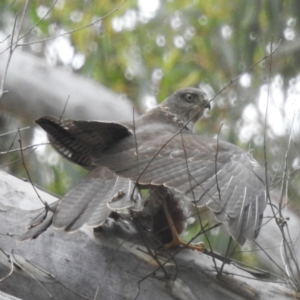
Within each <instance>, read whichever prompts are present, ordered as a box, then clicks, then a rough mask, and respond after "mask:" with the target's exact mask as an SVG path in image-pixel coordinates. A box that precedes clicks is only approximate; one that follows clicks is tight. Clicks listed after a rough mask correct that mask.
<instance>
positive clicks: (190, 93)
mask: <svg viewBox="0 0 300 300" xmlns="http://www.w3.org/2000/svg"><path fill="white" fill-rule="evenodd" d="M160 106H161V107H162V108H163V109H164V110H166V111H167V112H168V113H169V114H172V115H173V116H174V118H173V119H174V122H178V123H179V124H186V123H187V122H189V123H188V124H187V125H186V126H187V127H188V128H189V129H192V128H193V127H194V124H195V123H196V122H197V121H198V120H199V119H200V118H201V117H202V115H203V113H204V110H205V109H206V108H208V109H210V102H209V101H208V97H207V95H206V94H205V93H204V91H202V90H201V89H197V88H184V89H180V90H178V91H176V92H175V93H173V94H172V95H170V96H169V97H168V98H167V99H165V100H164V101H163V102H162V103H161V104H160Z"/></svg>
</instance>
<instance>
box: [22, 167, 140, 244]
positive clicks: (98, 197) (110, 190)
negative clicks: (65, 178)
mask: <svg viewBox="0 0 300 300" xmlns="http://www.w3.org/2000/svg"><path fill="white" fill-rule="evenodd" d="M140 201H141V198H140V196H139V191H138V190H137V189H134V184H133V183H132V182H131V181H130V180H128V179H124V178H122V177H119V176H116V175H115V174H114V173H113V172H111V171H110V170H109V169H107V168H105V167H96V168H94V169H92V170H90V171H89V173H88V174H87V175H86V176H85V177H84V178H83V179H82V180H81V181H80V182H79V183H78V184H77V185H76V186H75V187H74V188H73V189H71V190H70V191H69V192H68V193H67V194H66V195H65V196H64V197H63V198H62V199H60V200H59V201H57V202H55V205H51V207H50V211H48V212H47V215H45V211H43V212H41V213H40V214H39V215H38V216H37V217H35V218H34V219H33V220H32V221H31V222H30V224H29V225H28V226H27V227H28V230H27V232H25V233H24V234H23V235H22V236H21V237H20V238H19V242H25V241H27V240H30V239H32V238H35V237H37V236H39V234H41V233H42V232H43V231H45V230H46V229H47V228H48V227H49V226H50V225H52V226H53V227H54V228H56V229H64V230H65V231H67V232H74V231H77V230H78V229H79V228H80V227H81V226H82V225H84V224H88V225H89V226H90V227H98V226H100V225H102V224H103V223H104V222H105V221H106V219H107V218H108V216H109V214H110V213H111V211H112V210H118V209H124V208H132V209H135V210H140V209H141V207H142V206H141V203H140Z"/></svg>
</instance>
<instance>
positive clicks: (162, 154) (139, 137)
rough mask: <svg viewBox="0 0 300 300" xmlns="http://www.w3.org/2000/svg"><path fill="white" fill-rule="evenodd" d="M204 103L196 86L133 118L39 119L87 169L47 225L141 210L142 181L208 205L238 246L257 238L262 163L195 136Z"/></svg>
mask: <svg viewBox="0 0 300 300" xmlns="http://www.w3.org/2000/svg"><path fill="white" fill-rule="evenodd" d="M209 107H210V106H209V102H208V101H207V98H206V95H205V93H204V92H203V91H202V90H199V89H194V88H187V89H182V90H179V91H177V92H175V93H174V94H172V95H171V96H170V97H168V98H167V99H166V100H165V101H164V102H163V103H162V104H161V105H158V106H157V107H155V108H154V109H152V110H151V111H149V112H148V113H146V114H144V115H143V116H142V117H141V118H139V119H137V120H136V121H135V123H134V124H132V123H130V122H124V123H105V122H96V121H93V122H87V121H72V120H66V121H61V122H60V121H59V120H57V119H54V118H52V117H43V118H40V119H39V120H37V121H36V122H37V123H38V124H39V125H41V126H42V128H44V129H45V130H46V131H47V133H48V136H49V140H50V142H51V144H52V145H53V147H54V148H55V149H56V150H57V151H58V152H59V153H60V154H62V155H63V156H65V157H66V158H67V159H69V160H71V161H73V162H75V163H77V164H80V165H81V166H83V167H85V168H87V169H89V170H90V171H89V173H88V175H87V176H86V177H85V178H84V179H83V180H82V181H81V182H80V183H79V184H78V185H77V186H76V187H75V188H74V189H73V190H71V191H70V192H69V193H67V194H66V195H65V196H64V197H63V198H62V199H61V201H60V204H59V205H58V207H57V209H56V211H55V212H54V216H53V220H52V225H53V226H54V227H55V228H57V229H64V230H66V231H69V232H73V231H76V230H77V229H79V228H80V227H81V226H82V225H83V224H85V223H87V224H88V225H89V226H92V227H96V226H99V225H101V224H102V223H103V222H104V221H105V220H106V218H107V217H108V215H109V213H110V211H111V210H115V209H122V208H132V209H135V210H141V209H142V208H143V203H142V201H141V197H140V195H139V188H140V187H148V188H149V187H151V188H153V187H155V186H164V187H165V188H168V189H170V190H171V191H173V192H175V193H179V194H182V196H183V197H184V198H186V199H187V200H189V201H192V202H193V203H194V204H196V205H197V206H199V207H203V206H207V207H208V208H209V209H210V210H212V211H213V212H214V214H215V216H216V218H217V219H218V220H219V221H221V222H225V223H227V225H228V229H229V232H230V234H231V236H232V237H233V238H234V239H236V240H237V241H238V242H239V243H240V244H243V243H244V242H245V240H246V239H253V238H255V237H256V236H257V234H258V232H259V229H260V226H261V222H262V216H263V211H264V209H265V206H266V203H267V201H266V193H265V189H266V182H265V175H264V169H263V168H262V167H261V166H260V165H259V164H258V163H257V162H256V161H255V160H254V159H253V158H252V157H251V155H250V154H248V153H246V152H245V151H243V150H241V149H240V148H238V147H236V146H235V145H232V144H230V143H227V142H224V141H221V140H219V141H218V140H215V139H210V138H204V137H201V136H198V135H195V134H193V132H192V128H193V125H194V123H195V122H196V121H197V120H198V119H199V118H200V117H201V116H202V114H203V112H204V110H205V108H209ZM135 185H136V188H135V187H134V186H135ZM133 191H134V192H133ZM161 200H163V199H161ZM33 228H34V227H33ZM28 236H29V235H28V234H27V235H26V239H28ZM21 240H22V237H21Z"/></svg>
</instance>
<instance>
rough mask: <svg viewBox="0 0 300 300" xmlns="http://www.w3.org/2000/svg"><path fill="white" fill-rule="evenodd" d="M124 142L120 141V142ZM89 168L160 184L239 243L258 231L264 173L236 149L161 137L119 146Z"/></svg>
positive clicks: (189, 137)
mask: <svg viewBox="0 0 300 300" xmlns="http://www.w3.org/2000/svg"><path fill="white" fill-rule="evenodd" d="M124 143H125V144H128V143H126V139H124ZM94 162H95V164H98V165H102V166H106V167H108V168H109V169H110V170H111V171H113V172H114V173H115V174H117V175H118V176H121V177H124V178H128V179H130V180H132V181H133V182H136V183H138V184H140V185H145V186H152V185H154V186H159V185H164V186H165V187H167V188H170V189H172V190H174V191H176V192H178V193H181V194H183V195H184V197H185V198H186V199H188V200H190V201H193V202H194V203H195V204H196V205H197V206H200V207H201V206H207V207H208V208H209V209H210V210H212V211H213V212H214V213H215V215H216V218H217V219H218V220H219V221H221V222H227V223H228V228H229V231H230V234H231V236H232V237H233V238H234V239H236V240H238V242H239V243H240V244H243V243H244V241H245V239H253V238H254V237H256V235H257V234H258V232H259V229H260V225H261V221H262V215H263V211H264V209H265V206H266V203H267V201H266V193H265V174H264V169H263V168H262V167H260V165H259V164H258V163H257V162H256V161H255V160H254V159H253V158H252V157H251V155H250V154H248V153H246V152H245V151H243V150H242V149H240V148H238V147H236V146H234V145H232V144H230V143H227V142H224V141H217V140H215V139H209V138H203V137H200V136H197V135H192V134H179V135H177V136H174V135H170V134H167V135H165V136H162V137H157V139H155V140H152V141H149V142H143V143H139V141H138V145H137V147H136V148H135V147H134V148H131V149H128V148H126V147H124V146H123V141H121V142H120V143H118V144H117V145H114V151H113V152H111V151H110V149H108V150H107V151H105V152H104V153H100V154H98V155H96V156H95V159H94Z"/></svg>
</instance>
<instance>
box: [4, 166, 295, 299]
mask: <svg viewBox="0 0 300 300" xmlns="http://www.w3.org/2000/svg"><path fill="white" fill-rule="evenodd" d="M0 185H1V188H0V208H1V219H0V233H1V235H0V246H1V249H2V251H0V278H4V277H5V276H6V275H7V274H9V272H10V270H11V264H10V262H9V260H8V258H7V256H6V255H9V256H10V258H12V259H13V260H14V262H15V266H14V268H13V272H12V274H11V275H10V276H8V277H7V278H6V279H5V280H3V281H2V282H0V289H1V290H2V291H3V292H4V293H7V294H11V295H13V296H15V297H19V298H21V299H41V300H42V299H49V293H50V294H51V295H52V296H53V299H74V300H76V299H83V298H82V296H80V295H84V296H85V297H87V298H89V299H93V297H94V295H95V293H96V291H97V289H98V295H97V297H96V298H95V299H107V300H109V299H114V300H118V299H166V300H169V299H170V300H171V299H191V300H193V299H208V300H211V299H224V300H225V299H292V296H291V295H292V291H290V290H288V289H287V287H286V286H284V285H279V284H273V283H270V282H263V281H259V280H253V279H254V277H253V276H252V275H250V274H249V273H247V272H245V271H242V270H240V269H238V268H236V267H235V266H232V265H229V266H226V267H225V269H224V272H225V273H224V274H226V273H227V272H228V273H227V274H235V275H234V276H233V275H222V276H221V278H219V279H217V278H216V276H215V275H216V274H215V271H214V264H213V262H212V259H211V257H209V256H207V255H205V254H202V253H198V252H195V251H192V250H189V249H182V250H181V251H180V252H179V253H178V254H177V255H176V257H175V261H176V265H177V268H178V269H177V271H176V268H175V264H174V260H170V262H169V263H168V264H167V265H166V266H165V270H166V272H167V273H168V274H169V275H170V278H166V277H165V274H164V272H162V271H161V270H157V271H156V272H155V273H152V272H153V271H155V270H156V269H157V264H156V263H155V261H154V260H153V259H151V257H150V256H149V255H148V254H146V252H147V250H146V248H145V247H144V244H143V241H142V239H141V237H140V235H139V234H137V233H136V232H135V230H134V228H133V227H132V226H131V225H130V224H126V223H119V222H114V221H112V222H110V224H108V225H106V226H105V227H104V228H103V230H101V231H100V232H98V233H96V234H94V233H93V231H92V230H91V229H90V228H86V227H85V228H83V229H82V230H80V231H79V232H77V233H75V234H67V233H65V232H60V231H54V230H53V229H52V228H51V229H49V230H47V231H46V232H45V233H43V234H42V235H41V236H40V237H38V238H37V239H36V240H32V241H30V242H28V243H24V244H19V245H18V244H16V240H17V235H19V234H21V233H23V232H24V229H25V225H26V224H27V222H28V221H29V219H30V218H31V217H32V216H33V215H34V214H35V213H33V212H32V209H33V208H34V207H40V206H41V204H40V202H39V200H38V197H37V195H36V194H35V193H34V191H33V189H32V186H31V184H30V183H28V182H25V181H22V180H20V179H18V178H15V177H13V176H11V175H9V174H7V173H5V172H4V171H0ZM39 193H40V196H41V197H42V199H43V200H46V201H48V202H49V203H50V202H53V201H55V200H56V199H55V197H52V196H51V195H49V194H47V193H45V192H42V191H39ZM29 210H30V211H29ZM143 250H144V251H145V253H144V252H143ZM177 250H178V249H172V250H171V253H173V254H174V253H176V251H177ZM4 253H5V254H6V255H5V254H4ZM161 254H162V255H163V256H164V257H168V254H167V253H166V252H161ZM217 264H218V265H219V266H220V264H221V262H220V261H217ZM17 265H18V266H19V267H17ZM176 272H177V277H176V279H174V275H175V273H176ZM150 274H152V275H151V276H149V277H147V276H148V275H150ZM143 278H144V280H142V279H143ZM251 278H252V279H251ZM135 297H136V298H135Z"/></svg>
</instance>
